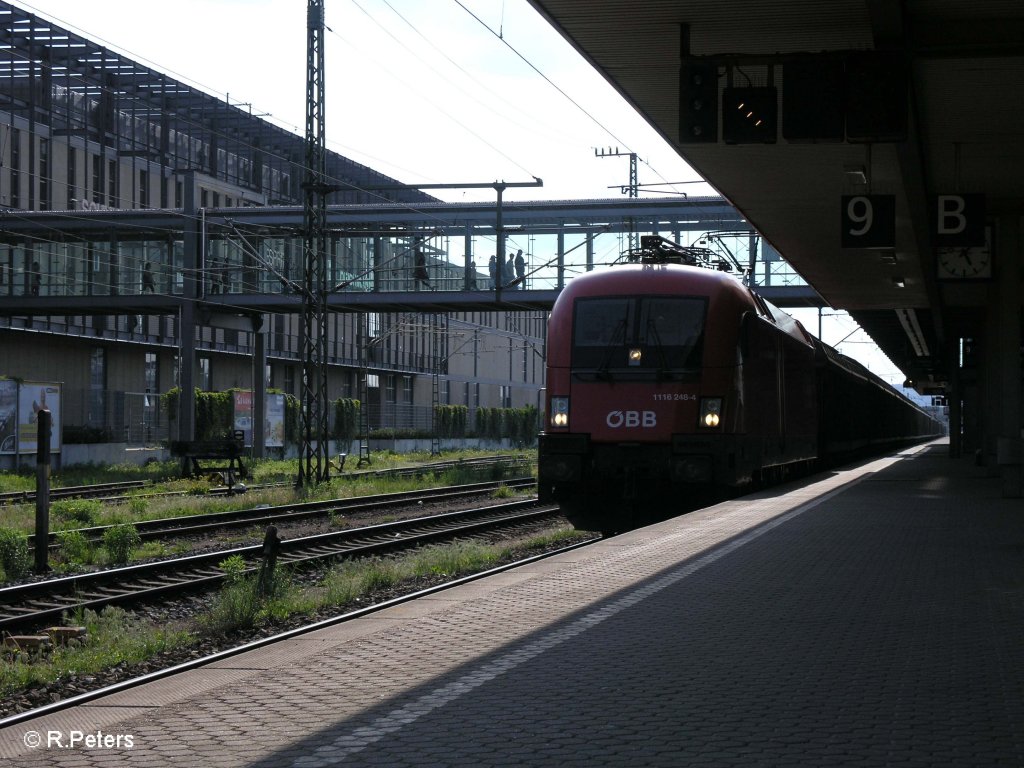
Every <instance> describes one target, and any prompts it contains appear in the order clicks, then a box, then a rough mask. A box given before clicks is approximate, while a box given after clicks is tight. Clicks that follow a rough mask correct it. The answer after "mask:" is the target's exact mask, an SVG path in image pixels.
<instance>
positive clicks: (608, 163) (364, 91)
mask: <svg viewBox="0 0 1024 768" xmlns="http://www.w3.org/2000/svg"><path fill="white" fill-rule="evenodd" d="M15 1H16V2H18V3H19V4H20V5H22V6H23V7H25V8H26V9H28V10H31V11H33V12H35V13H37V14H39V15H42V16H45V17H48V18H51V19H53V20H54V21H55V22H56V23H58V24H59V25H61V26H63V27H67V28H70V29H73V30H75V31H78V32H79V33H80V34H82V35H83V36H85V37H88V38H90V39H92V40H95V41H98V42H102V43H103V44H105V45H108V46H109V47H111V48H112V49H114V50H117V51H120V52H121V53H123V54H124V55H126V56H129V57H130V58H133V59H135V60H137V61H140V62H143V63H146V64H148V65H151V66H152V67H153V68H154V69H157V70H159V71H163V72H167V73H168V74H170V75H172V76H173V77H176V78H177V79H179V80H183V81H185V82H187V83H189V84H190V85H193V86H194V87H197V88H199V89H201V90H203V91H206V92H207V93H210V94H213V95H216V96H219V97H221V98H225V99H230V101H231V103H232V104H245V105H248V106H246V107H245V108H247V109H248V108H251V110H252V113H253V114H256V115H263V116H265V117H266V118H267V119H269V120H272V121H274V122H276V123H277V124H279V125H281V126H282V127H285V128H287V129H290V130H294V131H295V132H296V133H298V134H300V135H301V134H303V133H304V131H305V81H306V2H304V0H175V2H173V3H159V4H157V3H148V2H139V0H88V1H86V2H83V0H28V1H26V2H21V0H15ZM325 6H326V25H327V27H328V32H327V34H326V38H325V52H324V60H325V69H326V71H325V86H326V103H327V106H326V112H325V123H326V137H327V145H328V148H329V149H331V150H333V151H336V152H339V153H341V154H344V155H346V156H348V157H351V158H352V159H354V160H357V161H358V162H361V163H363V164H365V165H368V166H370V167H372V168H374V169H376V170H378V171H380V172H382V173H385V174H387V175H389V176H392V177H394V178H396V179H398V180H400V181H402V182H406V183H412V182H425V183H485V182H491V181H496V180H502V181H507V182H520V181H521V182H529V181H532V180H533V178H534V177H540V178H541V179H543V181H544V186H543V187H540V188H532V187H527V188H521V189H509V190H507V191H506V193H505V199H506V200H508V201H510V202H513V201H516V200H540V199H542V200H561V199H586V198H602V197H614V196H618V195H619V194H621V193H620V190H619V187H620V186H621V185H623V184H626V183H628V181H629V161H628V158H626V157H616V158H597V157H595V155H594V153H595V149H598V148H603V149H606V150H609V149H610V150H615V149H618V150H620V151H623V152H636V153H637V154H638V156H639V159H640V169H639V181H640V183H641V185H643V184H655V183H656V184H664V183H665V182H690V183H687V184H682V185H680V186H678V187H676V189H677V190H678V191H682V192H687V193H689V194H691V195H693V194H713V193H714V190H712V189H711V188H710V187H708V186H707V185H705V184H703V183H695V182H699V177H698V176H697V174H696V173H695V172H694V171H693V170H692V169H691V168H690V167H689V166H687V165H686V163H685V162H684V161H683V160H682V159H681V158H680V157H679V156H678V155H677V154H676V153H675V151H674V150H673V149H672V148H671V147H670V146H669V145H668V144H667V143H666V142H665V141H664V140H663V139H662V138H661V137H660V136H659V135H658V134H657V133H656V132H655V131H654V130H653V129H651V128H650V127H649V126H648V125H647V123H646V122H645V121H644V120H643V119H642V118H641V117H639V116H638V115H637V114H636V113H634V112H633V110H632V109H631V108H630V107H629V106H628V105H627V104H626V102H625V101H624V100H623V99H622V97H621V96H620V95H619V94H618V93H617V92H616V91H615V90H614V89H613V88H612V87H611V86H610V85H608V84H607V83H606V82H605V80H604V79H603V78H601V77H600V76H599V75H598V74H596V73H595V72H594V71H593V69H592V68H591V67H590V65H589V64H588V63H587V62H586V61H585V60H584V59H583V58H582V57H581V56H580V55H579V54H578V53H576V52H575V51H574V50H573V49H572V47H571V46H570V45H569V44H568V43H567V42H565V41H564V40H563V39H562V37H561V36H560V35H558V34H557V33H556V32H555V31H554V30H553V29H552V28H551V27H550V26H549V25H548V24H547V23H546V22H545V21H544V20H543V19H542V18H541V17H540V16H539V15H538V14H537V13H536V12H535V11H534V10H533V8H531V7H530V5H529V4H528V3H527V2H526V0H328V2H326V3H325ZM656 189H660V190H665V189H668V188H667V187H664V186H662V187H658V188H656ZM430 193H431V194H433V195H435V196H437V197H440V198H442V199H445V200H450V201H458V200H478V201H491V200H493V199H494V193H493V191H491V190H466V191H462V190H430ZM652 194H653V193H652ZM797 316H798V319H800V320H801V321H802V322H803V323H804V324H805V326H806V327H807V328H808V330H809V331H810V332H812V333H815V334H817V333H818V322H817V317H816V315H815V314H813V313H810V314H808V313H798V314H797ZM856 328H857V326H856V324H855V323H854V322H853V321H852V320H851V319H850V318H849V317H848V316H846V317H845V318H844V317H842V316H840V317H832V316H830V317H828V318H827V319H826V320H825V322H824V324H823V338H824V341H825V342H826V343H829V344H832V345H836V344H837V343H839V342H840V340H841V339H843V338H844V337H848V338H846V339H845V341H843V343H842V344H841V345H840V346H839V349H840V351H842V352H844V353H845V354H848V355H850V356H851V357H854V358H856V359H858V360H860V361H861V362H862V363H864V364H866V365H867V366H868V367H869V368H870V369H871V370H872V371H873V372H874V373H876V374H878V375H879V376H882V377H883V378H885V379H887V380H888V381H890V382H891V383H895V384H897V385H898V384H900V383H902V378H903V377H902V375H901V374H900V373H899V372H898V371H896V370H895V368H894V367H893V366H892V364H891V363H889V361H888V360H886V359H885V358H884V357H883V356H882V355H881V353H880V352H878V351H877V348H875V346H874V344H872V343H871V342H870V340H869V339H868V337H867V335H866V334H865V333H864V332H863V331H859V330H856ZM851 332H852V335H849V334H851Z"/></svg>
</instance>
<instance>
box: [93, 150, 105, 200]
mask: <svg viewBox="0 0 1024 768" xmlns="http://www.w3.org/2000/svg"><path fill="white" fill-rule="evenodd" d="M92 201H93V202H94V203H102V202H103V158H102V157H100V156H99V155H96V156H94V157H93V159H92Z"/></svg>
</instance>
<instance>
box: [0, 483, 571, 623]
mask: <svg viewBox="0 0 1024 768" xmlns="http://www.w3.org/2000/svg"><path fill="white" fill-rule="evenodd" d="M558 515H559V509H558V507H557V506H554V505H543V506H539V505H538V504H537V502H536V500H533V499H530V500H525V501H515V502H510V503H505V504H497V505H492V506H488V507H482V508H477V509H471V510H462V511H458V512H449V513H445V514H441V515H432V516H429V517H420V518H415V519H412V520H403V521H400V522H394V523H383V524H379V525H371V526H367V527H362V528H352V529H347V530H343V531H337V532H333V533H327V534H320V535H316V536H305V537H300V538H295V539H285V540H284V541H282V543H281V548H280V553H279V555H278V563H279V564H282V565H284V564H309V563H313V562H317V561H327V560H332V559H335V558H340V557H362V556H367V555H373V554H381V553H384V552H393V551H396V550H398V549H409V548H413V547H418V546H421V545H423V544H428V543H434V542H438V541H445V540H448V541H450V540H453V539H460V538H466V537H470V536H480V535H483V534H485V533H490V534H492V535H493V534H494V533H495V532H497V531H504V532H507V531H510V530H511V529H513V528H516V527H522V526H532V525H536V524H538V523H540V522H543V521H546V520H548V519H551V518H554V517H557V516H558ZM262 554H263V546H262V544H260V545H253V546H246V547H236V548H233V549H227V550H221V551H217V552H209V553H204V554H200V555H191V556H188V557H182V558H175V559H171V560H162V561H158V562H153V563H145V564H141V565H134V566H128V567H125V568H114V569H109V570H104V571H96V572H93V573H87V574H80V575H76V576H69V577H64V578H59V579H50V580H46V581H38V582H33V583H29V584H22V585H18V586H14V587H8V588H6V589H0V606H2V607H0V631H5V632H10V633H15V632H17V631H24V630H27V629H34V628H37V627H40V626H44V625H46V624H48V623H53V622H55V621H58V620H59V619H60V617H61V616H62V615H63V614H64V613H65V612H69V611H76V610H79V609H85V608H89V609H93V610H96V609H99V608H102V607H104V606H107V605H126V604H130V603H135V602H142V601H148V600H154V599H158V598H166V597H168V596H172V595H177V594H182V593H184V592H187V591H192V590H197V589H204V588H210V587H213V586H216V585H218V584H219V583H220V582H221V581H222V580H223V579H224V578H225V574H224V572H223V571H222V570H221V569H220V568H219V563H221V562H223V561H224V560H225V559H227V558H229V557H232V556H235V555H237V556H239V557H241V558H242V559H243V561H244V562H245V568H246V571H247V572H254V571H256V570H257V569H258V568H259V563H260V558H261V556H262Z"/></svg>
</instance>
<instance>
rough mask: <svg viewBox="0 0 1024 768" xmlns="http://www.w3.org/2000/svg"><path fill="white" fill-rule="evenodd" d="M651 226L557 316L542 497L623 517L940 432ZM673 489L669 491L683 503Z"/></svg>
mask: <svg viewBox="0 0 1024 768" xmlns="http://www.w3.org/2000/svg"><path fill="white" fill-rule="evenodd" d="M695 261H696V260H695V259H694V258H693V256H692V255H691V252H690V251H689V250H688V249H685V248H677V247H675V246H671V245H670V244H667V243H665V241H663V240H661V238H657V237H655V238H643V248H642V250H641V251H640V252H639V253H636V254H631V261H630V262H629V263H626V264H622V265H619V266H616V267H615V268H612V269H609V270H604V271H600V272H591V273H588V274H586V275H583V276H581V277H578V278H575V279H574V280H573V281H572V282H571V283H570V284H569V285H568V286H567V287H566V288H565V289H564V290H563V291H562V294H561V295H560V296H559V298H558V301H557V302H556V303H555V306H554V308H553V310H552V312H551V319H550V322H549V326H548V349H547V382H546V384H547V390H546V394H545V405H546V409H545V413H546V416H545V418H546V424H545V428H544V431H543V432H542V433H541V436H540V457H539V460H540V464H539V487H540V496H541V499H542V500H548V501H552V500H553V501H557V502H558V503H559V504H560V505H561V506H562V508H563V511H564V512H565V514H566V516H567V517H568V518H569V520H570V521H572V523H573V524H574V525H576V526H577V527H579V528H584V529H590V530H600V531H606V532H611V531H619V530H624V529H628V528H632V527H636V526H637V525H642V524H645V523H647V522H651V521H652V520H654V519H657V518H658V517H664V516H665V515H666V514H671V511H672V509H673V505H674V506H675V507H676V508H677V509H678V508H679V506H680V503H682V502H684V501H686V500H689V499H692V498H694V497H698V496H700V497H706V496H707V494H708V493H709V492H718V493H720V492H735V491H736V490H737V489H742V488H744V487H748V486H751V485H752V484H755V483H761V482H770V481H773V480H777V479H780V478H782V477H784V476H786V475H787V474H789V473H791V472H793V471H795V470H806V469H809V468H811V467H814V466H817V465H819V464H820V463H821V462H822V461H824V460H830V459H832V460H834V459H837V458H842V457H846V456H851V455H854V454H855V453H858V452H863V451H867V450H881V449H883V448H887V447H891V446H894V445H898V444H901V443H911V442H917V441H921V440H924V439H927V438H929V437H933V436H937V435H938V434H941V428H940V425H939V424H938V423H937V422H935V421H934V420H933V419H932V418H931V417H930V416H929V415H928V414H927V413H926V412H925V411H924V410H922V409H921V408H919V407H918V406H917V405H915V404H914V403H913V402H911V401H910V400H908V399H907V398H906V397H904V396H903V395H902V394H900V393H898V392H897V391H896V390H894V389H893V388H892V387H890V386H889V385H888V384H887V383H885V382H884V381H882V380H881V379H879V378H878V377H877V376H874V375H873V374H871V373H870V372H868V371H867V370H866V369H865V368H864V367H863V366H861V365H859V364H858V363H856V362H854V361H853V360H850V359H849V358H847V357H845V356H843V355H841V354H839V353H838V352H836V351H835V350H834V349H832V348H831V347H828V346H827V345H825V344H822V343H821V342H820V341H818V340H817V339H815V338H814V337H812V336H811V335H810V334H808V333H807V331H806V330H804V328H803V326H802V325H800V323H799V322H798V321H796V320H794V319H793V318H792V317H790V316H789V315H787V314H786V313H784V312H782V311H781V310H779V309H778V308H777V307H773V306H771V305H770V304H768V303H767V302H765V301H764V300H763V299H761V298H760V297H759V296H758V295H757V294H756V293H754V292H752V291H751V290H750V289H749V288H747V287H746V286H745V285H743V284H742V283H741V282H740V281H739V280H737V279H736V278H735V277H734V276H732V275H730V274H727V273H725V272H723V271H719V270H716V269H712V268H706V267H703V266H695V265H694V264H695ZM677 501H678V502H680V503H676V502H677Z"/></svg>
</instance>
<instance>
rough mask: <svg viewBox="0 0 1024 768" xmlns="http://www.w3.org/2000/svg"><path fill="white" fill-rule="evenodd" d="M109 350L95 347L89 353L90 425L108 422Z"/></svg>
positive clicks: (96, 425) (95, 425) (94, 425)
mask: <svg viewBox="0 0 1024 768" xmlns="http://www.w3.org/2000/svg"><path fill="white" fill-rule="evenodd" d="M106 395H107V351H106V350H105V349H104V348H103V347H95V348H93V350H92V352H90V353H89V416H88V421H89V426H92V427H99V426H103V425H104V424H106V410H107V397H106Z"/></svg>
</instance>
